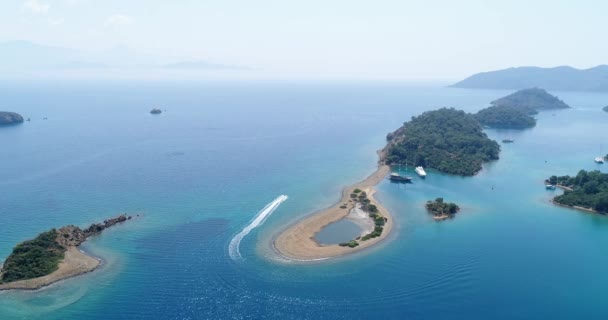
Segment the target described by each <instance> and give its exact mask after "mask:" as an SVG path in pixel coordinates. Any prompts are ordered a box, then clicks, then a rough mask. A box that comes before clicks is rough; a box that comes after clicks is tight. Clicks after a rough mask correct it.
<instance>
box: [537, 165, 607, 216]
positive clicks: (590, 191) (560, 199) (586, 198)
mask: <svg viewBox="0 0 608 320" xmlns="http://www.w3.org/2000/svg"><path fill="white" fill-rule="evenodd" d="M545 182H546V183H547V184H548V185H552V186H557V187H559V188H561V189H563V190H564V193H563V194H562V195H559V196H556V197H554V198H553V202H554V203H556V204H559V205H563V206H567V207H571V208H575V209H580V210H585V211H592V212H597V213H601V214H608V173H601V172H600V171H597V170H595V171H585V170H581V171H579V172H578V174H577V175H576V176H575V177H570V176H561V177H558V176H552V177H550V178H549V179H547V180H546V181H545Z"/></svg>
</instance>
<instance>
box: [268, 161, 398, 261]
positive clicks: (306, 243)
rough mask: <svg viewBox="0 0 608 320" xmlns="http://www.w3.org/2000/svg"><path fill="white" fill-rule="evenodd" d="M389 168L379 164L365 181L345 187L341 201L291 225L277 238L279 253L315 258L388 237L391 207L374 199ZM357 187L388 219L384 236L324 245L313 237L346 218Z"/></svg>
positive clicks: (359, 247) (391, 221) (334, 255)
mask: <svg viewBox="0 0 608 320" xmlns="http://www.w3.org/2000/svg"><path fill="white" fill-rule="evenodd" d="M389 171H390V168H389V167H388V166H386V165H379V166H378V169H377V170H376V171H375V172H374V173H372V174H371V175H370V176H369V177H367V178H366V179H365V180H363V181H361V182H359V183H357V184H355V185H353V186H351V187H348V188H346V189H344V191H343V192H342V198H341V199H340V202H338V203H337V204H335V205H334V206H332V207H330V208H327V209H325V210H322V211H320V212H318V213H315V214H313V215H312V216H310V217H307V218H305V219H303V220H301V221H298V222H297V223H295V224H294V225H292V226H290V227H288V228H287V229H286V230H285V231H283V232H282V233H281V234H280V235H279V236H278V237H277V238H276V239H275V240H274V247H275V249H276V250H277V251H278V253H279V254H280V255H282V256H283V257H285V258H288V259H291V260H297V261H315V260H322V259H328V258H334V257H338V256H342V255H345V254H349V253H353V252H357V251H361V250H363V249H365V248H368V247H370V246H372V245H374V244H376V243H378V242H380V241H382V240H383V239H385V238H386V237H387V236H388V234H389V233H390V231H391V229H392V226H393V219H392V217H391V215H390V214H389V212H388V210H386V209H385V208H384V207H383V206H382V205H380V203H378V201H377V200H376V199H375V198H374V193H375V190H374V186H375V185H377V184H378V183H379V182H380V181H382V180H383V179H384V178H385V177H386V175H387V174H388V173H389ZM357 188H358V189H361V190H363V191H365V192H366V193H367V196H368V199H369V200H370V201H371V203H372V204H374V205H376V206H377V207H378V211H379V212H380V214H382V215H383V216H384V217H386V218H388V221H387V222H386V224H385V225H384V231H383V232H382V235H381V236H380V237H377V238H372V239H369V240H367V241H358V242H359V246H357V247H355V248H349V247H341V246H339V245H337V244H335V245H323V246H322V245H320V244H318V243H317V242H316V241H315V240H314V237H315V235H316V234H317V233H318V232H319V231H321V229H323V227H325V226H327V225H328V224H330V223H332V222H336V221H338V220H340V219H343V218H345V217H347V216H348V214H349V212H350V211H351V210H352V209H353V208H354V206H355V204H354V203H353V202H349V200H351V198H350V194H351V193H352V192H353V190H355V189H357ZM343 204H347V208H346V209H342V208H340V206H342V205H343Z"/></svg>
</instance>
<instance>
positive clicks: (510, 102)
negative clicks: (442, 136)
mask: <svg viewBox="0 0 608 320" xmlns="http://www.w3.org/2000/svg"><path fill="white" fill-rule="evenodd" d="M491 104H492V106H490V107H488V108H485V109H482V110H480V111H479V112H477V113H476V114H475V118H476V119H477V120H478V121H479V122H480V123H481V124H482V125H483V126H486V127H490V128H498V129H527V128H532V127H534V126H535V125H536V119H534V117H532V115H534V114H537V113H538V111H539V110H552V109H565V108H570V107H569V106H568V105H567V104H566V103H564V102H563V101H562V100H560V99H558V98H557V97H556V96H553V95H551V94H549V93H548V92H547V91H545V90H544V89H540V88H530V89H524V90H519V91H517V92H515V93H512V94H510V95H508V96H506V97H502V98H500V99H498V100H494V101H492V102H491Z"/></svg>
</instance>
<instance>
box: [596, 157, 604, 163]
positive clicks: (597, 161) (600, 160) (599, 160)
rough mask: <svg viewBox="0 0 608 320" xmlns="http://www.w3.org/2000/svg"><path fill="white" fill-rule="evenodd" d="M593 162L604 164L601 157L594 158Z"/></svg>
mask: <svg viewBox="0 0 608 320" xmlns="http://www.w3.org/2000/svg"><path fill="white" fill-rule="evenodd" d="M595 162H596V163H604V158H602V157H595Z"/></svg>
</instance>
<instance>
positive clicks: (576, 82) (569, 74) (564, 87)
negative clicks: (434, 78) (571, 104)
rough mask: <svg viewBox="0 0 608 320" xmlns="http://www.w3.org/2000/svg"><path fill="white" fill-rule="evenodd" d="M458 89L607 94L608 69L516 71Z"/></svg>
mask: <svg viewBox="0 0 608 320" xmlns="http://www.w3.org/2000/svg"><path fill="white" fill-rule="evenodd" d="M452 87H457V88H475V89H510V90H519V89H524V88H532V87H541V88H544V89H547V90H559V91H608V65H600V66H597V67H594V68H591V69H576V68H572V67H568V66H563V67H555V68H539V67H519V68H509V69H504V70H498V71H490V72H482V73H478V74H474V75H472V76H470V77H468V78H466V79H464V80H462V81H460V82H458V83H455V84H453V85H452Z"/></svg>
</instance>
